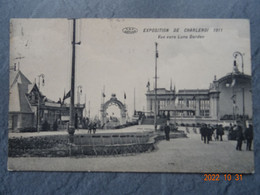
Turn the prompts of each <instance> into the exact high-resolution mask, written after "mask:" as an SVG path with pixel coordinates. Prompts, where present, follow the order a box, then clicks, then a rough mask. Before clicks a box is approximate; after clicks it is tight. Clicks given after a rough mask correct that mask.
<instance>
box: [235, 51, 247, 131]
mask: <svg viewBox="0 0 260 195" xmlns="http://www.w3.org/2000/svg"><path fill="white" fill-rule="evenodd" d="M243 55H244V54H242V53H241V52H239V51H236V52H234V53H233V56H234V58H235V60H234V62H235V64H236V59H237V57H238V56H240V57H241V66H242V74H244V58H243ZM242 106H243V108H242V109H243V115H242V122H243V130H244V131H245V88H244V87H242Z"/></svg>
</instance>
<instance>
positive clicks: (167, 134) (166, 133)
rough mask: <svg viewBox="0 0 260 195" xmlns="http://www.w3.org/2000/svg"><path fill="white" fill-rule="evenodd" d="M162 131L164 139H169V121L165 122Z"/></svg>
mask: <svg viewBox="0 0 260 195" xmlns="http://www.w3.org/2000/svg"><path fill="white" fill-rule="evenodd" d="M164 133H165V138H166V141H170V124H169V121H167V123H166V125H165V127H164Z"/></svg>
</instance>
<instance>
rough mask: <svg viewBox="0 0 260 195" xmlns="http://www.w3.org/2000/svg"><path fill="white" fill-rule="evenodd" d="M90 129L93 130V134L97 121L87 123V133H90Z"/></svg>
mask: <svg viewBox="0 0 260 195" xmlns="http://www.w3.org/2000/svg"><path fill="white" fill-rule="evenodd" d="M92 130H93V134H95V133H96V130H97V123H96V122H95V121H93V122H89V124H88V133H90V134H91V131H92Z"/></svg>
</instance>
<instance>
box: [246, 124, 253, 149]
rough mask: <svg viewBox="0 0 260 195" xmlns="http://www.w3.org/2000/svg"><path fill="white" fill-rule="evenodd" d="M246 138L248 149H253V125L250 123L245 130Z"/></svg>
mask: <svg viewBox="0 0 260 195" xmlns="http://www.w3.org/2000/svg"><path fill="white" fill-rule="evenodd" d="M245 138H246V150H249V151H251V146H252V141H253V126H252V125H251V124H250V125H249V127H248V128H247V129H246V131H245Z"/></svg>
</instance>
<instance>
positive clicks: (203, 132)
mask: <svg viewBox="0 0 260 195" xmlns="http://www.w3.org/2000/svg"><path fill="white" fill-rule="evenodd" d="M207 131H208V128H207V125H206V124H203V125H202V127H201V128H200V132H201V136H202V137H203V140H204V144H205V143H206V142H207V143H208V141H209V140H208V132H207Z"/></svg>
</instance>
